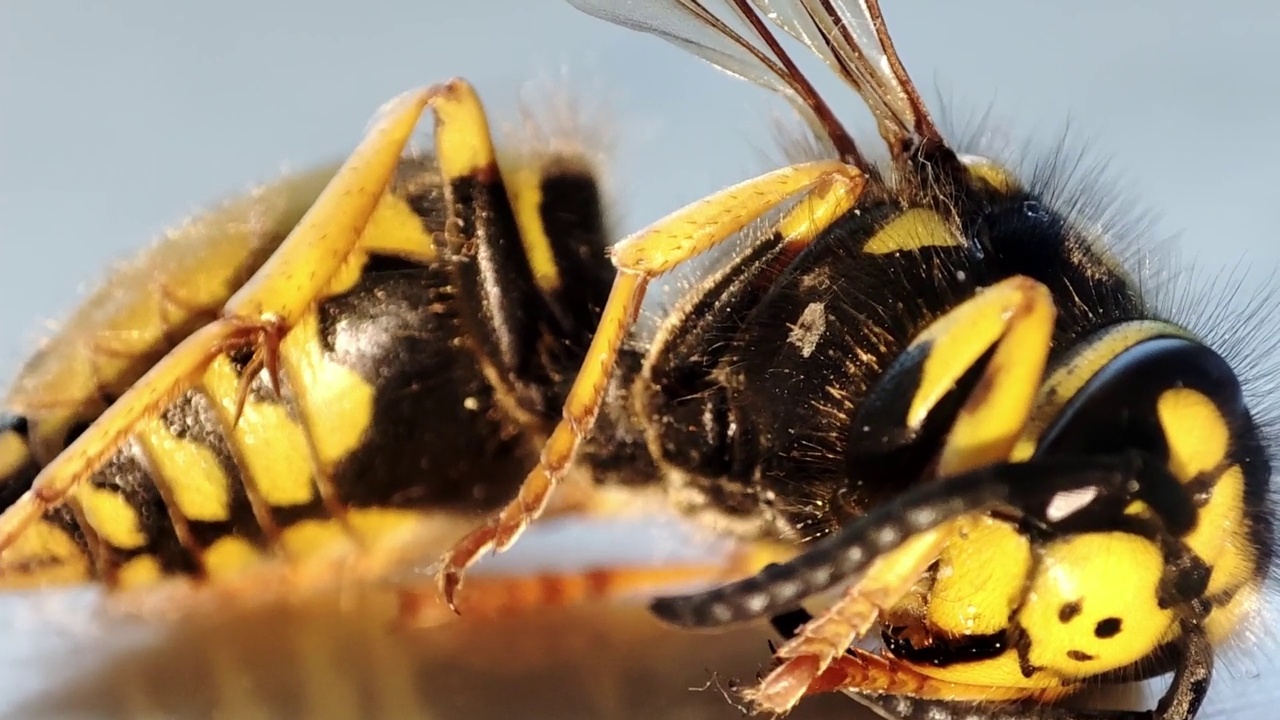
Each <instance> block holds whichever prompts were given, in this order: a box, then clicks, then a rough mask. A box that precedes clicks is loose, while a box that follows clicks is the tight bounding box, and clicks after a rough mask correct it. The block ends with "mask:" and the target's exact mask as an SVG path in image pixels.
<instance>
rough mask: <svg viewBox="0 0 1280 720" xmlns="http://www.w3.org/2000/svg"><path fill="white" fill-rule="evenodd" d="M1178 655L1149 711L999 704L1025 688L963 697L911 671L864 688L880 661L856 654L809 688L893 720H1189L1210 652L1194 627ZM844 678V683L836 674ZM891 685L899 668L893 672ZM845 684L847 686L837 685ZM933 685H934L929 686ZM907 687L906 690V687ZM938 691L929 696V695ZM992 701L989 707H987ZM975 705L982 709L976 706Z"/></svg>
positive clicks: (1208, 670) (1039, 701)
mask: <svg viewBox="0 0 1280 720" xmlns="http://www.w3.org/2000/svg"><path fill="white" fill-rule="evenodd" d="M1178 651H1179V655H1178V658H1177V667H1176V669H1175V671H1174V676H1173V682H1172V683H1171V684H1170V685H1169V688H1168V689H1167V690H1166V691H1165V693H1164V695H1163V696H1162V697H1161V698H1160V702H1159V703H1158V704H1157V705H1156V708H1155V710H1079V709H1070V708H1064V707H1048V706H1046V705H1045V704H1044V703H1045V702H1051V701H1052V700H1053V698H1052V697H1046V696H1044V695H1043V694H1040V695H1038V696H1036V697H1026V696H1024V697H1023V698H1021V699H1022V700H1023V702H1016V703H1012V704H1003V705H1002V704H1000V701H1002V700H1006V699H1018V698H1014V697H1010V698H1005V697H1004V696H1003V695H1001V694H999V693H1001V692H1003V691H1006V690H1007V691H1009V692H1011V693H1012V692H1015V691H1017V690H1021V691H1023V692H1024V693H1025V692H1027V690H1028V689H1027V688H981V690H984V691H986V692H988V693H989V694H988V695H987V696H985V697H969V696H967V695H965V694H963V693H962V692H957V689H958V688H959V689H963V688H964V686H957V685H954V684H952V683H945V684H944V685H945V687H939V688H933V687H930V686H928V685H923V684H921V685H913V684H912V682H913V679H912V678H911V677H910V675H911V673H912V672H913V671H911V670H910V668H909V667H908V668H906V669H905V675H904V676H903V679H899V680H898V683H897V684H896V685H895V686H893V687H892V689H885V687H883V686H879V685H877V684H875V683H870V684H869V683H867V682H865V680H866V679H867V677H868V676H869V675H870V674H871V673H873V672H875V671H876V670H877V668H875V665H876V663H877V662H878V661H883V660H884V659H883V658H878V657H876V656H874V655H866V654H865V653H864V654H861V655H859V656H858V657H857V658H854V657H852V656H851V657H850V658H849V660H850V662H849V663H848V665H847V666H846V665H845V663H844V662H843V661H844V660H845V659H844V658H842V659H841V661H840V662H837V663H836V664H833V665H832V667H831V668H830V669H829V670H828V672H827V673H824V674H823V675H822V676H820V677H819V678H818V679H817V680H816V681H815V683H814V684H813V685H811V686H810V692H811V693H817V692H831V691H834V690H843V691H845V692H847V693H848V694H849V695H850V696H851V697H853V698H854V699H855V700H857V701H858V702H859V703H862V704H863V705H866V706H868V707H870V708H873V709H875V710H877V711H878V712H880V713H884V714H887V716H888V717H892V718H895V719H896V720H965V719H967V718H972V717H975V716H980V717H982V718H983V720H1192V719H1193V718H1195V716H1196V713H1197V712H1198V711H1199V709H1200V705H1201V703H1202V702H1203V701H1204V698H1205V694H1206V693H1207V692H1208V688H1209V677H1210V675H1211V674H1212V669H1213V648H1212V646H1211V645H1210V643H1209V639H1208V637H1207V636H1206V635H1205V633H1204V632H1203V630H1202V629H1201V628H1200V627H1199V626H1197V625H1195V624H1194V623H1190V622H1184V623H1183V635H1182V637H1181V638H1180V640H1179V645H1178ZM842 672H843V673H846V675H845V677H844V678H842V677H840V676H839V673H842ZM893 672H894V679H898V673H900V672H904V668H901V667H896V668H894V669H893ZM845 679H850V680H853V682H852V683H848V684H845V683H842V680H845ZM934 682H938V681H934ZM909 684H912V686H910V687H908V685H909ZM935 689H937V690H941V691H942V692H939V693H935V692H933V690H935ZM992 701H995V703H994V704H993V703H992ZM977 703H982V704H981V705H979V704H977Z"/></svg>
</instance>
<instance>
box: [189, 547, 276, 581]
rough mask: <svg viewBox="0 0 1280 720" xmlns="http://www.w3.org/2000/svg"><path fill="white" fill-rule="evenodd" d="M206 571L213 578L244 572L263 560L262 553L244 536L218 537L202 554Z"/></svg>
mask: <svg viewBox="0 0 1280 720" xmlns="http://www.w3.org/2000/svg"><path fill="white" fill-rule="evenodd" d="M201 561H202V562H203V564H204V569H205V573H206V574H208V576H209V578H210V579H211V580H217V579H218V578H223V577H230V576H234V575H238V574H240V573H242V572H243V571H244V570H245V569H246V568H249V567H251V566H253V565H256V564H258V563H260V562H261V561H262V554H261V553H259V552H258V550H257V549H256V548H254V547H253V545H252V544H250V543H249V541H247V540H245V539H244V538H238V537H235V536H228V537H222V538H218V539H217V540H216V541H214V543H213V544H212V545H210V546H209V547H208V548H206V549H205V551H204V553H203V555H202V556H201Z"/></svg>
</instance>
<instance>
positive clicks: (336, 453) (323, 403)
mask: <svg viewBox="0 0 1280 720" xmlns="http://www.w3.org/2000/svg"><path fill="white" fill-rule="evenodd" d="M280 362H281V365H282V366H283V367H284V368H285V373H286V375H287V376H288V377H290V378H293V380H294V382H293V383H292V385H293V391H294V396H295V398H296V399H297V403H298V408H299V411H300V413H301V415H302V418H303V421H304V423H305V424H306V427H307V429H308V430H309V431H310V440H311V442H312V443H313V447H314V448H315V452H316V456H317V459H318V460H319V462H320V466H321V468H323V471H324V472H329V471H330V470H331V469H332V468H333V466H334V465H335V464H336V463H337V462H338V461H340V460H342V459H343V458H345V457H346V456H347V455H349V454H351V452H352V451H353V450H355V449H356V448H358V447H359V446H360V442H361V439H362V438H363V437H364V434H365V432H366V431H367V430H368V427H369V424H370V422H372V419H373V400H374V388H373V386H372V385H370V384H369V383H368V382H366V381H365V379H364V378H362V377H360V375H359V374H357V373H356V372H355V371H354V370H351V369H350V368H347V367H344V366H342V365H339V364H337V363H335V362H333V361H332V360H331V359H330V358H328V357H327V356H326V355H325V352H324V348H323V346H322V345H321V344H320V327H319V320H318V318H317V317H316V314H315V313H314V312H311V313H307V314H306V315H305V316H304V317H303V318H302V319H301V320H300V321H299V323H298V325H297V326H296V327H295V328H294V329H293V332H291V333H289V335H288V336H287V337H286V338H285V340H284V342H283V343H282V344H281V346H280ZM273 504H274V503H273Z"/></svg>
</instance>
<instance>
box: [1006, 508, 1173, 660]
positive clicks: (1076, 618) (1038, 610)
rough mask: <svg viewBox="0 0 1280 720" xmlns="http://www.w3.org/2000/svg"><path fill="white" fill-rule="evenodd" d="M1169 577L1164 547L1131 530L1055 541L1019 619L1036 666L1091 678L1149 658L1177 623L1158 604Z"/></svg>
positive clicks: (1048, 550) (1047, 551)
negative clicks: (1163, 552)
mask: <svg viewBox="0 0 1280 720" xmlns="http://www.w3.org/2000/svg"><path fill="white" fill-rule="evenodd" d="M1163 575H1164V556H1163V554H1162V553H1161V552H1160V549H1159V548H1158V547H1156V546H1155V545H1154V544H1152V543H1151V542H1150V541H1149V540H1147V539H1145V538H1141V537H1138V536H1136V535H1132V534H1129V533H1122V532H1105V533H1102V532H1099V533H1084V534H1080V535H1075V536H1071V537H1067V538H1064V539H1062V540H1059V541H1056V542H1054V543H1052V544H1050V545H1049V546H1048V547H1047V548H1046V549H1045V555H1044V559H1043V561H1042V562H1041V564H1040V566H1039V569H1038V570H1037V572H1036V575H1035V577H1034V578H1033V579H1032V583H1031V588H1030V592H1029V593H1028V595H1027V600H1026V602H1025V603H1024V605H1023V607H1022V609H1021V611H1020V612H1019V613H1018V617H1017V621H1018V623H1019V625H1020V626H1021V627H1022V630H1023V632H1024V633H1025V635H1026V637H1027V639H1028V640H1029V645H1028V660H1029V661H1030V663H1031V665H1032V666H1034V667H1037V668H1044V669H1047V670H1051V671H1053V672H1055V673H1057V674H1060V675H1062V676H1064V677H1086V676H1091V675H1096V674H1099V673H1103V672H1107V671H1109V670H1115V669H1117V668H1122V667H1125V666H1127V665H1129V664H1131V663H1133V662H1135V661H1137V660H1140V659H1142V658H1143V657H1145V656H1147V655H1149V654H1150V653H1151V652H1152V651H1154V650H1155V649H1156V648H1157V647H1159V646H1160V644H1161V643H1162V642H1163V641H1164V640H1166V639H1167V636H1168V634H1169V632H1170V628H1171V627H1172V625H1173V622H1174V615H1173V613H1172V612H1171V611H1169V610H1167V609H1163V608H1161V607H1160V604H1159V601H1158V597H1159V587H1160V580H1161V578H1162V577H1163Z"/></svg>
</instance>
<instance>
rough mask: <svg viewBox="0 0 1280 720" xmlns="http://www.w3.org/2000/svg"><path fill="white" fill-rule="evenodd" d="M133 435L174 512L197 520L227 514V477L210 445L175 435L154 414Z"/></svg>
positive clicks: (217, 519) (218, 518) (214, 519)
mask: <svg viewBox="0 0 1280 720" xmlns="http://www.w3.org/2000/svg"><path fill="white" fill-rule="evenodd" d="M135 437H137V439H138V441H139V442H140V443H141V444H142V446H143V448H144V449H145V450H146V453H147V457H148V460H149V462H150V465H151V470H152V472H153V473H155V475H157V476H158V477H159V480H160V481H161V482H163V483H164V484H165V486H166V488H167V489H168V496H169V497H170V498H171V499H172V500H173V502H174V503H175V504H176V505H177V510H178V512H180V513H181V514H182V515H183V516H184V517H186V518H187V519H188V520H196V521H200V522H224V521H226V520H229V519H230V518H231V487H230V484H231V479H230V478H228V477H227V476H226V473H225V472H224V471H223V467H222V463H220V462H219V460H218V456H217V454H216V453H214V452H213V450H212V449H210V448H208V447H206V446H205V445H202V444H200V443H198V442H196V441H194V440H188V439H183V438H178V437H175V436H174V435H173V434H171V433H170V432H169V430H168V428H166V427H165V425H164V422H163V421H162V420H160V419H158V418H157V419H153V420H150V421H147V422H145V423H143V425H142V427H140V428H139V429H138V433H137V434H136V436H135Z"/></svg>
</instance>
